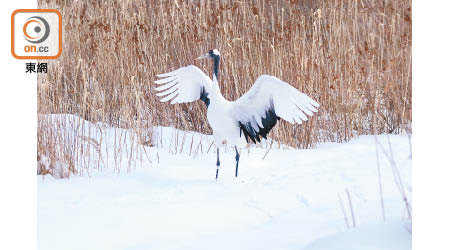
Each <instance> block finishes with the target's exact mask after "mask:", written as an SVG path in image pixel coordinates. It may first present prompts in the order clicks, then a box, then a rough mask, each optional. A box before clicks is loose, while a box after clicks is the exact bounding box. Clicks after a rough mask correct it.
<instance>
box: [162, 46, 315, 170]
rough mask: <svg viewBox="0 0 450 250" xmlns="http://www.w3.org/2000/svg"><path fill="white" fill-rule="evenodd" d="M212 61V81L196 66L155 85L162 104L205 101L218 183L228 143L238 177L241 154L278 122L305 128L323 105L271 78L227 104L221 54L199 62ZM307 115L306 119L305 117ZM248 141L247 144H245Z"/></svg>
mask: <svg viewBox="0 0 450 250" xmlns="http://www.w3.org/2000/svg"><path fill="white" fill-rule="evenodd" d="M205 58H211V59H213V61H214V74H213V79H212V80H211V79H210V78H209V77H208V76H206V75H205V74H204V73H203V72H202V71H201V70H200V69H199V68H197V67H196V66H194V65H189V66H186V67H181V68H179V69H177V70H175V71H172V72H169V73H165V74H160V75H157V76H158V77H160V78H162V79H160V80H157V81H155V83H156V84H161V86H159V87H157V88H156V90H157V91H160V92H159V93H157V96H164V97H163V98H162V99H161V102H167V101H171V102H170V103H171V104H175V103H185V102H193V101H196V100H202V101H203V102H204V103H205V104H206V107H207V118H208V122H209V125H210V126H211V128H212V130H213V135H214V144H215V145H216V147H217V163H216V166H217V169H216V179H217V176H218V174H219V167H220V160H219V147H220V146H221V144H222V143H223V141H224V140H225V139H226V140H227V142H228V143H229V144H231V145H232V146H234V149H235V150H236V157H235V158H236V173H235V176H236V177H237V176H238V167H239V151H238V149H237V147H242V146H244V145H245V144H246V142H247V143H249V142H250V141H252V142H254V143H256V142H260V141H261V139H260V137H263V138H266V136H267V134H268V133H269V131H270V130H271V129H272V128H273V127H274V126H275V124H276V123H277V121H278V120H280V118H281V119H283V120H286V121H288V122H289V123H291V124H295V123H298V124H301V123H302V122H303V121H306V120H308V117H307V116H306V115H309V116H312V115H313V112H317V109H316V108H317V107H319V104H318V103H317V102H315V101H314V100H312V99H311V98H310V97H308V96H307V95H305V94H303V93H301V92H300V91H298V90H297V89H295V88H294V87H292V86H291V85H289V84H288V83H286V82H283V81H282V80H280V79H278V78H276V77H274V76H269V75H262V76H260V77H258V79H257V80H256V82H255V83H254V84H253V86H252V87H251V88H250V89H249V90H248V92H247V93H245V94H244V95H243V96H241V97H240V98H239V99H237V100H236V101H234V102H231V101H228V100H226V99H225V98H224V97H223V96H222V94H221V93H220V88H219V82H218V80H217V79H218V77H219V62H220V53H219V51H218V50H217V49H213V50H210V51H209V52H208V53H206V54H204V55H201V56H200V57H198V58H197V59H205ZM305 114H306V115H305ZM244 138H245V140H244Z"/></svg>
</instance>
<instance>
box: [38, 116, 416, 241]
mask: <svg viewBox="0 0 450 250" xmlns="http://www.w3.org/2000/svg"><path fill="white" fill-rule="evenodd" d="M49 119H50V120H52V119H53V120H59V121H61V120H66V121H71V122H72V123H73V121H76V120H80V121H81V123H82V124H84V125H85V126H83V128H82V129H83V130H84V132H86V129H88V131H90V133H89V136H90V137H92V138H93V139H95V140H96V141H98V142H101V143H100V144H101V155H102V157H103V159H102V161H103V162H104V164H105V165H108V164H109V165H111V164H112V165H114V164H117V159H116V160H114V154H113V153H111V152H112V151H114V149H113V148H114V146H113V145H114V142H115V141H114V136H117V135H118V134H121V133H126V134H127V136H126V137H125V136H121V138H122V139H123V142H124V144H125V145H126V147H125V148H129V149H131V148H133V147H134V150H123V151H121V152H122V154H127V153H128V154H129V153H130V152H143V151H144V148H145V152H146V153H147V155H148V157H142V159H141V160H139V161H135V162H133V163H132V164H131V167H130V166H129V165H130V164H129V161H128V160H127V157H126V155H124V156H123V157H122V158H123V159H122V160H120V162H119V165H123V166H125V167H123V166H122V167H121V168H120V171H117V168H116V167H105V166H102V167H101V168H99V169H91V170H89V171H86V172H85V173H84V175H83V176H71V177H70V178H63V179H60V178H54V177H52V176H50V175H46V176H38V177H37V178H38V248H39V249H130V250H131V249H197V250H198V249H309V250H312V249H331V250H332V249H345V250H349V249H359V250H360V249H368V250H369V249H396V250H402V249H411V220H410V219H408V213H407V210H406V208H405V205H404V203H403V200H402V196H401V195H400V192H399V189H398V187H397V185H396V183H395V179H394V175H393V171H392V167H391V165H390V162H389V160H388V158H387V157H386V155H385V154H383V151H382V150H381V149H380V148H379V160H380V170H381V180H382V188H383V201H384V208H385V214H386V221H383V218H382V212H381V205H380V204H381V203H380V191H379V184H378V176H377V160H376V151H375V139H374V136H361V137H359V138H358V139H355V140H352V141H350V142H348V143H342V144H340V143H321V144H319V145H318V146H317V148H315V149H308V150H297V149H291V148H289V147H286V146H283V147H282V148H284V149H279V148H278V144H277V143H274V146H273V148H272V149H271V150H270V152H269V153H268V154H267V155H266V157H265V158H264V159H262V158H263V157H264V155H265V154H266V152H267V149H266V146H267V144H263V145H262V146H252V147H251V148H250V149H242V151H241V158H240V164H239V176H238V178H235V177H234V170H235V159H234V151H233V150H232V149H231V148H225V149H221V154H220V161H221V168H220V172H219V179H218V180H217V181H216V180H215V169H216V166H215V162H216V154H215V149H214V146H212V147H211V148H210V150H209V152H208V149H209V146H210V145H211V142H212V141H213V138H212V136H209V135H202V134H199V133H193V132H185V131H179V130H176V129H173V128H165V127H156V128H154V133H153V141H154V142H155V143H154V147H146V146H142V145H140V146H136V145H135V146H133V145H131V144H132V143H131V141H132V140H134V139H133V134H132V132H130V131H128V130H123V129H117V128H107V127H105V126H104V125H102V124H90V123H88V122H86V121H82V120H81V119H79V118H77V117H75V116H64V115H52V116H49ZM67 124H69V122H68V123H67ZM69 130H71V131H72V133H74V134H78V133H81V130H80V127H79V126H78V127H73V128H71V129H69ZM176 135H178V136H176ZM74 138H75V136H74ZM183 138H185V139H184V143H182V141H183ZM377 138H378V140H379V141H380V143H381V144H382V145H383V147H384V148H385V149H387V151H388V152H389V143H390V144H391V147H392V152H393V154H392V155H393V159H394V162H395V163H396V166H397V168H398V171H399V175H400V177H401V181H402V183H403V185H404V186H405V192H406V195H407V198H408V200H409V201H411V191H412V190H411V158H410V154H411V151H410V142H409V139H408V136H407V135H379V136H377ZM177 140H178V143H177V142H176V141H177ZM116 142H117V141H116ZM199 143H201V145H200V144H199ZM191 145H192V146H191ZM181 149H182V150H181ZM107 150H109V153H107ZM175 152H176V154H175ZM92 153H93V154H94V155H97V156H93V159H96V158H95V157H98V155H99V153H98V151H96V150H92ZM86 173H89V174H86ZM346 190H348V193H349V195H350V197H351V202H352V206H353V211H354V217H355V224H356V227H355V228H353V227H352V225H353V222H352V219H351V213H350V207H349V202H348V199H347V193H346ZM338 195H339V196H340V197H341V199H342V203H343V207H344V210H345V213H346V216H347V219H348V222H349V225H350V228H347V224H346V222H345V219H344V215H343V211H342V209H341V207H340V203H339V198H338Z"/></svg>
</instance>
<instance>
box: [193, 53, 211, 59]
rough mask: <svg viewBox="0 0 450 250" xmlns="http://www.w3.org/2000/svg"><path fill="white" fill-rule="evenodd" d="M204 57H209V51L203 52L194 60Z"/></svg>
mask: <svg viewBox="0 0 450 250" xmlns="http://www.w3.org/2000/svg"><path fill="white" fill-rule="evenodd" d="M205 58H209V53H205V54H203V55H201V56H199V57H197V58H196V59H195V60H200V59H205Z"/></svg>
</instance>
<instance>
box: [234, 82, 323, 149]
mask: <svg viewBox="0 0 450 250" xmlns="http://www.w3.org/2000/svg"><path fill="white" fill-rule="evenodd" d="M232 105H233V107H232V109H231V115H232V116H233V118H234V119H235V120H236V121H238V122H239V126H240V128H241V136H242V133H244V136H245V139H246V140H247V142H249V138H250V139H251V140H252V141H253V142H254V143H255V142H256V141H258V142H260V141H261V140H260V138H259V137H260V136H262V137H263V138H266V136H267V134H268V133H269V131H270V130H271V129H272V128H273V127H274V126H275V124H276V123H277V121H278V120H279V119H280V118H281V119H283V120H286V121H288V122H289V123H292V124H294V123H299V124H301V123H302V122H303V121H306V120H308V117H307V116H306V115H309V116H312V115H313V112H317V109H316V108H317V107H319V106H320V105H319V104H318V103H317V102H315V101H314V100H313V99H311V98H309V97H308V96H307V95H305V94H303V93H301V92H300V91H298V90H297V89H296V88H294V87H292V86H291V85H289V84H288V83H286V82H283V81H281V80H280V79H278V78H276V77H274V76H269V75H262V76H260V77H259V78H258V79H257V80H256V82H255V84H254V85H253V86H252V87H251V88H250V89H249V91H248V92H247V93H245V94H244V95H243V96H241V98H239V99H238V100H236V101H235V102H234V103H233V104H232ZM255 140H256V141H255Z"/></svg>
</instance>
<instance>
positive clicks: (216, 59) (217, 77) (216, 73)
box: [214, 56, 220, 80]
mask: <svg viewBox="0 0 450 250" xmlns="http://www.w3.org/2000/svg"><path fill="white" fill-rule="evenodd" d="M219 61H220V57H219V56H214V75H215V76H216V79H217V80H219Z"/></svg>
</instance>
